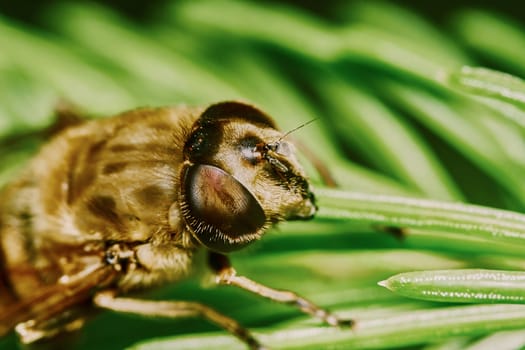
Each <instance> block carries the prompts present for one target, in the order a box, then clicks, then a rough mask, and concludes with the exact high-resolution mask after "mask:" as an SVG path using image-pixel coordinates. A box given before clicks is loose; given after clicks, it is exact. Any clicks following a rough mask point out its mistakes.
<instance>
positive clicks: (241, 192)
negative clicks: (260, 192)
mask: <svg viewBox="0 0 525 350" xmlns="http://www.w3.org/2000/svg"><path fill="white" fill-rule="evenodd" d="M182 191H183V206H182V213H183V215H184V217H185V219H186V222H187V223H188V225H189V226H190V228H191V229H192V230H193V232H194V233H195V235H196V238H197V239H198V240H199V241H200V242H201V243H202V244H204V245H205V246H206V247H208V248H209V249H211V250H214V251H217V252H229V251H232V250H236V249H239V248H242V247H243V246H245V245H246V244H248V243H250V242H251V241H252V240H254V239H256V238H257V237H258V236H259V231H260V230H261V229H262V228H263V226H264V225H265V222H266V216H265V214H264V211H263V209H262V207H261V205H260V204H259V202H258V201H257V199H256V198H255V197H254V196H253V195H252V194H251V192H250V191H248V189H247V188H246V187H244V185H243V184H241V183H240V182H239V181H237V179H235V178H234V177H233V176H231V175H230V174H228V173H227V172H225V171H224V170H222V169H220V168H218V167H215V166H212V165H191V166H189V167H188V168H187V169H186V170H185V172H184V174H183V180H182Z"/></svg>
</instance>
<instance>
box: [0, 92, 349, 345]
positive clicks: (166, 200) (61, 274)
mask: <svg viewBox="0 0 525 350" xmlns="http://www.w3.org/2000/svg"><path fill="white" fill-rule="evenodd" d="M68 113H69V112H68ZM71 120H73V122H71V123H70V125H62V126H61V127H60V128H57V130H56V132H55V133H54V135H53V136H52V137H51V139H50V140H49V141H48V142H47V143H46V144H45V145H44V146H43V147H42V148H41V150H40V151H39V153H38V154H37V155H36V156H35V157H34V158H33V159H32V160H31V161H30V162H29V164H28V166H27V167H26V168H25V169H24V170H23V171H22V172H21V173H20V175H19V176H18V177H17V178H16V179H14V180H13V181H12V182H11V183H9V184H7V186H5V187H4V188H3V189H2V192H1V193H0V198H2V201H1V203H0V248H1V249H0V262H1V265H0V266H1V267H0V335H5V334H7V333H9V332H11V331H12V330H14V331H15V332H16V333H17V334H18V336H19V339H20V340H21V342H22V343H35V342H39V341H42V340H45V339H50V338H53V337H56V336H57V335H59V334H63V333H65V332H66V333H67V332H71V331H73V330H77V329H79V328H81V327H82V326H83V324H84V323H85V321H86V320H87V318H88V316H89V312H86V306H87V308H88V309H89V308H92V309H107V310H113V311H118V312H124V313H132V314H138V315H143V316H149V317H151V316H152V317H161V318H180V317H202V318H204V319H206V320H208V321H210V322H212V323H214V324H216V325H217V326H219V327H221V328H223V329H225V330H227V331H228V332H230V333H231V334H233V335H235V336H237V337H238V338H239V339H241V340H242V341H243V342H244V343H246V345H247V346H248V347H249V348H252V349H262V348H263V346H262V345H261V343H260V342H259V341H258V340H257V339H256V338H255V337H254V336H253V335H252V334H251V333H250V332H249V331H248V330H247V329H245V328H244V327H243V326H241V325H240V324H239V323H238V322H237V321H235V320H234V319H232V318H230V317H228V316H226V315H223V314H221V313H219V312H217V311H215V310H214V309H213V308H211V307H209V306H206V305H204V304H201V303H197V302H194V301H152V300H147V299H139V298H136V297H132V296H131V295H130V293H132V292H134V291H141V290H147V289H149V288H153V287H156V286H161V285H165V284H168V283H176V282H177V281H180V280H181V279H183V278H185V277H187V276H188V275H189V274H190V273H191V271H192V269H191V266H192V264H193V262H194V259H195V256H196V254H197V252H198V251H201V250H205V251H206V253H207V255H208V263H209V264H208V265H209V267H210V269H211V271H212V273H213V274H214V276H215V277H214V282H215V283H216V284H218V285H233V286H237V287H239V288H241V289H244V290H247V291H249V292H252V293H255V294H257V295H260V296H262V297H264V298H267V299H270V300H273V301H277V302H281V303H287V304H291V305H294V306H295V307H297V308H298V309H300V310H301V311H303V312H305V313H307V314H310V315H312V316H314V317H316V318H319V319H320V320H322V321H324V322H326V323H328V324H330V325H333V326H340V325H345V326H346V325H350V324H351V321H343V320H340V319H338V318H337V317H336V316H334V315H333V314H331V313H330V312H328V311H326V310H324V309H322V308H320V307H318V306H316V305H315V304H313V303H312V302H310V301H308V300H307V299H304V298H303V297H301V296H299V295H297V294H295V293H293V292H290V291H284V290H276V289H273V288H270V287H267V286H264V285H262V284H259V283H257V282H255V281H253V280H251V279H249V278H247V277H244V276H240V275H238V274H237V273H236V271H235V269H234V268H233V267H232V266H231V264H230V261H229V259H228V257H227V254H228V253H230V252H232V251H236V250H239V249H242V248H243V247H245V246H247V245H249V244H250V243H252V242H254V241H257V240H259V239H260V238H261V237H262V236H263V234H264V233H265V232H266V230H267V229H268V228H270V227H271V226H273V225H275V224H276V223H278V222H280V221H283V220H307V219H310V218H312V217H313V216H314V214H315V213H316V211H317V207H316V205H315V196H314V194H313V192H312V189H311V185H310V183H309V181H308V179H307V177H306V174H305V172H304V170H303V168H302V167H301V165H300V164H299V162H298V160H297V157H296V151H295V148H294V146H293V144H292V143H291V142H289V141H287V140H286V137H287V136H288V135H289V134H290V133H291V132H293V131H295V130H296V129H298V128H300V127H303V126H305V125H307V124H309V123H311V122H312V121H310V122H307V123H305V124H303V125H301V126H299V127H298V128H295V129H293V130H291V131H290V132H288V133H285V134H283V133H281V132H280V131H278V130H277V128H276V125H275V122H274V121H273V119H272V118H270V117H269V116H268V115H267V114H265V113H264V112H262V111H261V110H259V109H258V108H256V107H254V106H251V105H249V104H246V103H241V102H236V101H225V102H219V103H216V104H212V105H210V106H207V107H187V106H181V107H164V108H143V109H136V110H132V111H129V112H124V113H122V114H119V115H116V116H113V117H110V118H105V119H96V120H88V119H82V120H80V119H77V118H73V119H71Z"/></svg>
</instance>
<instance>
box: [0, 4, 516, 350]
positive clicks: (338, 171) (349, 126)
mask: <svg viewBox="0 0 525 350" xmlns="http://www.w3.org/2000/svg"><path fill="white" fill-rule="evenodd" d="M517 9H518V8H516V6H515V4H513V2H504V1H500V2H495V1H463V2H461V1H460V2H452V1H449V2H443V3H437V2H432V3H430V2H421V1H391V2H379V1H329V2H323V3H322V4H321V3H320V2H316V1H306V2H302V1H270V2H262V1H224V0H218V1H212V0H209V1H189V0H188V1H173V2H171V1H160V2H150V3H147V2H138V1H100V2H87V1H40V2H36V3H35V2H31V1H21V2H2V3H0V15H1V16H0V137H2V138H3V141H0V159H1V162H0V184H2V183H5V182H6V181H8V179H10V178H12V176H13V174H15V173H16V171H17V170H18V169H20V167H22V166H23V164H24V161H25V160H26V159H27V158H28V157H29V156H30V155H31V154H32V153H34V151H35V150H36V148H37V146H38V144H39V143H40V142H41V139H40V138H39V135H38V132H36V131H38V130H42V129H43V128H45V127H46V126H48V125H50V123H51V122H52V120H53V112H52V111H53V109H54V107H55V106H56V104H57V102H58V101H60V100H66V101H69V102H71V103H73V104H74V105H76V106H77V107H78V108H79V109H80V110H82V111H84V112H85V113H87V114H89V115H93V116H106V115H111V114H113V113H117V112H120V111H123V110H127V109H131V108H135V107H138V106H158V105H174V104H192V105H194V104H198V105H206V104H210V103H213V102H216V101H220V100H227V99H242V100H246V101H251V102H253V103H255V104H256V105H258V106H259V107H260V108H261V109H262V110H264V111H267V112H268V113H269V114H270V115H272V116H273V117H274V118H275V119H276V120H277V123H278V125H279V126H280V127H281V128H282V129H283V130H290V129H292V128H294V127H296V126H298V125H300V124H301V123H304V122H306V121H309V120H312V119H315V118H319V120H318V121H316V122H315V123H313V124H311V125H309V126H307V127H305V128H303V129H301V130H300V131H297V132H296V133H295V134H294V135H293V136H294V138H295V139H296V140H297V142H298V144H299V148H300V149H302V150H303V151H304V153H309V154H311V155H313V157H314V159H315V158H317V159H318V160H321V161H322V162H323V164H324V165H325V166H326V167H327V168H328V169H329V170H330V173H331V174H332V176H333V177H334V179H335V182H336V183H337V185H338V187H339V188H341V189H343V190H348V191H355V192H364V193H377V194H386V195H403V196H410V197H426V198H432V199H437V200H447V201H460V202H467V203H475V204H481V205H486V206H491V207H497V208H503V209H509V210H514V211H518V212H523V211H524V209H525V184H524V181H523V175H522V174H523V170H524V169H525V138H524V127H525V114H524V113H525V111H524V105H525V98H523V96H525V88H524V84H523V82H522V81H520V80H514V79H513V78H508V79H507V77H506V76H502V75H498V74H497V73H493V72H490V71H489V72H487V71H482V70H476V69H469V68H462V67H463V66H473V67H477V66H484V67H488V68H491V69H495V70H500V71H504V72H507V73H511V74H513V75H515V76H523V75H525V60H524V59H523V58H524V57H525V29H524V27H523V24H522V22H521V21H522V20H523V16H524V15H523V13H522V12H520V11H518V10H517ZM23 135H25V136H24V137H22V136H23ZM304 163H305V165H306V166H307V169H308V172H309V174H310V176H311V177H312V181H313V182H314V183H315V184H316V185H317V186H318V187H319V188H322V187H323V186H326V184H325V183H324V181H323V178H322V176H321V175H320V174H319V173H318V169H316V168H315V167H314V166H313V165H312V162H311V158H310V159H306V158H305V159H304ZM278 231H279V232H276V233H272V234H270V235H268V237H267V239H264V240H263V241H262V242H261V243H260V244H258V245H257V246H256V247H254V248H250V249H248V250H247V252H240V253H239V254H236V255H235V256H234V260H236V261H237V262H238V264H240V267H239V270H240V271H241V272H242V273H246V274H248V275H249V276H251V277H253V278H255V279H257V280H260V281H262V282H267V283H268V284H271V285H274V286H278V287H282V288H290V289H294V290H298V291H300V292H301V293H303V294H305V295H307V296H309V297H312V298H313V299H315V300H316V301H318V302H319V303H321V304H323V305H328V306H332V307H335V308H336V309H337V310H339V309H343V306H344V308H348V309H349V311H348V314H349V315H351V316H352V317H356V318H359V317H363V318H365V319H366V318H367V317H368V318H370V317H372V318H373V317H379V318H380V317H382V316H381V315H383V314H395V313H396V312H403V311H406V310H412V309H424V308H427V307H428V308H433V307H436V306H437V305H434V304H432V303H424V302H414V301H405V300H404V299H402V298H399V297H395V296H392V295H391V294H390V293H388V292H387V291H384V290H383V289H381V288H380V287H377V286H376V282H378V281H380V280H381V279H384V278H386V277H388V276H390V275H391V274H394V273H397V272H402V271H408V270H413V269H416V268H417V269H437V268H459V267H490V268H509V269H522V268H523V266H525V262H524V261H522V259H521V257H516V256H513V257H512V258H508V257H506V256H504V254H503V257H501V256H499V255H498V256H496V257H493V256H492V255H491V256H487V255H486V254H485V255H484V253H480V252H478V251H476V249H477V248H472V249H469V248H468V246H466V245H465V246H464V247H462V248H464V250H465V251H467V252H468V254H462V253H460V252H459V253H458V247H457V246H456V247H455V248H454V249H452V248H451V246H452V245H454V243H449V245H448V246H447V244H446V243H445V244H444V248H443V249H444V250H447V249H448V248H451V252H441V251H439V250H438V251H436V249H435V248H436V245H435V244H431V243H428V242H426V243H424V242H419V243H418V244H419V245H418V244H415V245H412V246H411V242H410V241H399V240H397V239H395V238H394V237H390V236H387V235H385V234H381V233H378V232H375V231H374V230H371V229H370V227H365V228H362V227H361V228H356V227H352V228H351V230H349V228H348V226H345V225H343V224H341V223H339V222H324V221H322V220H320V221H314V224H309V225H301V224H289V225H283V226H282V227H281V228H280V230H278ZM407 248H410V249H407ZM520 249H521V248H520ZM459 250H460V251H461V249H459ZM498 259H499V260H498ZM509 259H510V260H509ZM163 296H169V297H170V298H182V299H192V300H202V301H204V302H206V303H207V304H211V305H213V306H214V307H216V308H218V309H219V310H223V311H226V312H227V313H228V314H229V315H231V316H233V317H236V318H238V319H239V320H241V321H242V322H243V323H244V324H247V325H248V326H250V327H266V329H269V330H270V331H271V330H281V329H282V328H286V327H287V323H286V321H287V320H289V319H290V318H293V317H295V318H294V320H295V319H298V320H302V319H301V318H300V317H299V316H298V315H297V313H296V312H295V311H294V310H290V309H289V308H286V307H282V306H279V305H273V304H271V306H268V303H267V302H265V301H264V300H259V299H257V298H254V297H252V296H247V295H246V294H245V293H242V292H239V291H235V290H231V289H228V288H223V289H212V290H208V289H201V288H200V287H199V283H198V281H197V280H194V281H188V282H186V283H184V284H183V285H182V286H169V287H168V288H166V289H163V290H161V291H159V292H157V294H156V295H155V297H159V298H160V297H163ZM298 322H299V323H298V324H294V326H295V327H300V326H301V325H302V323H300V322H303V321H298ZM313 324H315V323H313ZM213 330H215V328H213V327H212V326H208V325H207V324H206V323H204V322H202V321H200V320H191V321H181V322H178V321H142V320H135V319H133V318H128V317H125V316H119V315H110V314H104V315H102V316H101V317H100V318H99V319H98V320H97V321H94V322H92V323H90V324H89V325H88V327H87V330H86V332H85V333H84V335H83V336H82V338H81V340H80V341H79V342H78V343H77V346H78V347H79V348H85V349H89V348H95V347H97V348H107V349H118V348H123V347H126V346H130V345H131V344H134V343H135V342H137V341H139V340H144V339H148V338H150V337H157V336H169V335H175V334H187V333H190V334H192V333H197V334H198V333H199V332H207V331H213ZM487 332H488V331H487ZM484 335H485V334H483V332H481V333H480V332H478V333H476V334H475V337H474V338H464V342H463V343H461V344H463V345H464V344H467V343H468V344H471V343H472V344H474V343H475V342H476V341H478V340H479V339H480V338H479V337H482V336H484ZM437 340H440V341H444V339H441V338H439V337H436V338H435V339H434V338H432V337H428V338H427V340H426V341H422V340H418V341H407V343H406V344H404V343H402V342H401V343H396V344H397V345H396V346H399V347H403V346H418V347H420V346H421V347H423V346H425V345H421V343H427V342H434V341H437ZM146 341H147V340H146ZM453 341H456V340H453ZM13 344H14V337H10V338H8V339H6V340H2V341H0V347H1V346H2V345H3V346H4V347H3V348H6V349H7V348H10V347H12V346H13ZM197 344H198V343H197ZM328 344H330V343H328ZM524 344H525V342H524ZM330 345H331V346H337V345H338V343H337V342H336V343H333V344H330ZM339 345H340V346H342V347H346V346H348V345H344V344H343V345H341V344H339ZM463 345H461V346H460V347H459V348H461V347H462V346H463ZM303 346H304V344H303ZM363 346H364V345H363ZM370 346H371V345H370ZM199 347H204V345H201V346H199V345H197V348H199ZM356 347H358V348H359V346H357V345H356ZM371 347H377V348H388V347H389V344H388V342H386V341H385V342H383V343H377V344H376V345H374V346H371ZM181 348H182V347H181ZM314 348H315V347H314ZM518 348H519V347H518Z"/></svg>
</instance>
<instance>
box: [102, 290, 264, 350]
mask: <svg viewBox="0 0 525 350" xmlns="http://www.w3.org/2000/svg"><path fill="white" fill-rule="evenodd" d="M93 301H94V303H95V305H96V306H98V307H100V308H104V309H108V310H113V311H118V312H124V313H131V314H136V315H142V316H147V317H163V318H183V317H202V318H204V319H206V320H208V321H210V322H212V323H214V324H216V325H217V326H219V327H221V328H223V329H225V330H227V331H228V332H230V333H231V334H233V335H235V336H236V337H237V338H239V339H240V340H242V341H243V342H244V343H245V344H246V345H248V346H249V348H250V349H254V350H255V349H257V350H263V349H266V348H265V347H264V346H263V345H261V343H259V341H258V340H257V339H255V338H254V337H253V335H252V334H251V333H250V332H249V331H248V330H247V329H246V328H244V327H243V326H241V325H240V324H239V323H238V322H237V321H235V320H234V319H232V318H229V317H228V316H225V315H223V314H221V313H219V312H217V311H216V310H214V309H212V308H210V307H208V306H206V305H204V304H200V303H196V302H189V301H152V300H141V299H134V298H124V297H119V296H117V293H116V292H115V291H113V290H106V291H102V292H98V293H97V294H96V295H95V296H94V299H93Z"/></svg>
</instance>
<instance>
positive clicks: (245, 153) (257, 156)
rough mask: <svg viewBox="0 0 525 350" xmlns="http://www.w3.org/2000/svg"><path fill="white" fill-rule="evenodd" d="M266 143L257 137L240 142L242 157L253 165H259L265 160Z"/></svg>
mask: <svg viewBox="0 0 525 350" xmlns="http://www.w3.org/2000/svg"><path fill="white" fill-rule="evenodd" d="M262 145H264V142H263V141H262V140H261V139H260V138H258V137H257V136H248V137H245V138H243V139H242V140H241V141H240V142H239V151H240V153H241V156H242V157H243V158H244V159H246V160H247V161H249V162H250V163H251V164H252V165H255V164H257V163H259V162H260V161H261V160H263V158H264V150H263V147H262Z"/></svg>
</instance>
